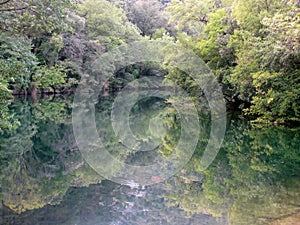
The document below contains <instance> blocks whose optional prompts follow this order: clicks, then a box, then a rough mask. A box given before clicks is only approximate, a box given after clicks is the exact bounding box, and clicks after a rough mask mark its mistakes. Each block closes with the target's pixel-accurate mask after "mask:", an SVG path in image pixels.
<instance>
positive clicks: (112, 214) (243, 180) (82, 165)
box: [0, 95, 300, 225]
mask: <svg viewBox="0 0 300 225" xmlns="http://www.w3.org/2000/svg"><path fill="white" fill-rule="evenodd" d="M113 97H114V96H107V95H106V96H105V97H102V98H101V99H100V101H99V103H98V104H97V106H96V124H98V122H101V127H100V126H98V127H97V128H98V131H99V132H102V134H103V135H104V144H105V146H106V147H107V148H108V150H109V151H110V153H111V154H112V155H114V156H115V157H118V158H119V159H120V160H123V161H124V162H127V163H132V164H139V165H146V164H149V163H151V162H152V161H153V160H155V158H156V157H157V155H159V157H166V156H168V155H169V154H170V153H171V152H172V151H173V149H174V146H176V144H177V141H178V137H179V134H180V119H178V118H177V117H176V113H175V112H174V110H173V109H172V108H170V107H169V105H168V104H166V103H164V102H163V101H162V100H161V99H155V98H153V99H147V100H145V101H141V102H139V103H137V104H136V105H135V106H134V108H133V109H132V112H131V116H130V124H131V125H132V130H133V132H134V133H137V134H139V138H141V139H145V138H147V135H149V132H150V133H151V132H152V135H154V136H155V137H158V138H161V144H160V145H159V147H158V148H157V149H156V150H155V151H153V152H143V153H141V152H134V151H128V149H126V148H125V147H123V148H122V147H120V145H119V144H118V140H117V139H116V138H115V136H114V133H113V129H112V126H111V120H110V111H111V106H112V102H113ZM10 110H11V113H14V114H15V118H16V119H17V120H18V121H19V122H20V126H19V127H18V128H17V129H16V130H15V131H12V132H9V133H8V132H7V133H4V134H3V135H2V136H0V161H1V163H0V172H1V173H0V176H1V178H0V179H1V189H0V191H1V192H0V197H1V202H2V205H1V211H0V224H85V225H86V224H111V225H113V224H114V225H116V224H208V225H210V224H213V225H215V224H216V225H217V224H238V225H240V224H246V225H248V224H249V225H250V224H280V222H281V221H288V220H289V224H297V222H299V213H300V205H299V202H300V178H299V172H300V154H299V150H300V148H299V147H300V132H299V131H300V129H299V128H284V127H280V126H264V127H258V126H251V125H249V123H248V122H247V121H245V120H244V119H243V118H240V117H239V116H229V123H228V129H227V133H226V136H225V140H224V143H223V146H222V148H221V150H220V152H219V154H218V156H217V158H216V159H215V160H214V162H213V164H212V165H211V166H210V167H209V168H208V169H207V170H205V171H201V170H200V168H199V162H200V160H201V156H202V153H203V150H204V148H205V146H206V144H207V140H208V138H209V128H210V124H209V118H210V117H209V114H208V113H205V112H204V111H201V110H199V115H200V127H201V129H202V130H201V132H200V135H201V137H200V141H199V143H198V146H197V149H196V151H195V153H194V155H193V157H192V159H191V160H190V162H189V163H188V164H187V165H186V166H185V168H183V169H181V170H180V172H178V173H177V174H176V175H175V176H173V177H172V178H171V179H169V180H167V181H165V182H162V183H159V184H156V185H152V186H148V187H135V186H131V187H130V186H124V185H119V184H115V183H113V182H110V181H108V180H105V179H104V178H102V177H101V176H100V175H99V174H97V173H96V172H95V171H94V170H93V169H92V168H90V167H89V165H87V164H86V162H85V161H84V159H83V158H82V156H81V154H80V152H79V150H78V148H77V146H76V142H75V139H74V135H73V131H72V118H71V112H72V98H70V99H68V98H62V97H56V98H55V99H39V100H35V101H34V102H31V101H24V100H21V99H16V100H15V102H14V104H13V105H12V106H11V109H10ZM154 117H155V118H157V117H159V118H160V119H162V120H163V121H164V123H165V124H166V126H167V131H166V133H164V134H165V135H164V137H160V135H158V134H159V133H163V132H165V130H164V129H165V128H162V127H155V129H152V131H151V129H149V123H150V121H151V119H152V118H154ZM99 124H100V123H99ZM103 124H105V126H103ZM155 132H156V133H155ZM156 134H157V135H156ZM156 141H157V140H156ZM116 173H117V171H116ZM153 179H156V180H158V181H159V179H160V177H153Z"/></svg>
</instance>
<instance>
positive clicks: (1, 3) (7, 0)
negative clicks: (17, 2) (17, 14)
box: [0, 0, 11, 5]
mask: <svg viewBox="0 0 300 225" xmlns="http://www.w3.org/2000/svg"><path fill="white" fill-rule="evenodd" d="M10 1H11V0H6V1H4V2H0V5H4V4H6V3H9V2H10Z"/></svg>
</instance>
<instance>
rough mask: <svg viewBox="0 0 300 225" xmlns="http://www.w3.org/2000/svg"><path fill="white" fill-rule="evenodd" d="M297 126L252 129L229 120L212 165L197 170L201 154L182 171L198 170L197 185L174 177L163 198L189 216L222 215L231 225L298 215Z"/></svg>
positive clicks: (299, 141) (299, 162) (299, 167)
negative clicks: (201, 177)
mask: <svg viewBox="0 0 300 225" xmlns="http://www.w3.org/2000/svg"><path fill="white" fill-rule="evenodd" d="M299 135H300V134H299V129H296V128H295V129H293V128H286V127H274V126H270V127H251V126H249V125H247V124H244V123H242V122H237V121H236V122H234V121H232V122H231V124H230V129H229V130H228V132H227V134H226V137H225V141H224V144H223V148H222V150H221V152H220V153H219V155H218V157H217V159H216V160H215V161H214V163H213V165H212V166H210V167H209V168H208V169H207V170H206V171H199V170H198V168H197V165H199V162H200V159H201V153H200V154H197V152H196V154H195V155H194V157H193V159H192V161H191V162H190V164H189V165H188V166H187V171H188V172H189V171H193V172H195V171H198V172H199V173H200V174H203V175H204V177H203V181H202V184H201V187H197V186H198V185H199V184H197V183H195V182H194V183H188V184H186V183H185V182H184V180H182V179H175V181H173V183H172V182H170V183H169V185H168V187H169V190H170V192H169V193H168V194H167V195H166V196H165V200H166V201H167V202H168V204H169V205H170V206H176V205H177V206H179V207H180V208H182V209H183V210H184V211H186V212H187V213H188V214H194V213H203V212H204V213H208V214H211V215H214V216H217V217H220V216H222V215H224V213H225V214H227V215H228V216H229V218H228V220H229V221H230V224H267V223H269V222H271V221H273V220H274V221H276V220H279V219H281V218H284V217H287V216H291V215H293V214H297V213H299V210H300V205H299V199H300V192H299V187H300V180H299V171H300V155H299V146H300V138H299Z"/></svg>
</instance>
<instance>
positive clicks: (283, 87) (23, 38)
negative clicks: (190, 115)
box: [0, 0, 300, 132]
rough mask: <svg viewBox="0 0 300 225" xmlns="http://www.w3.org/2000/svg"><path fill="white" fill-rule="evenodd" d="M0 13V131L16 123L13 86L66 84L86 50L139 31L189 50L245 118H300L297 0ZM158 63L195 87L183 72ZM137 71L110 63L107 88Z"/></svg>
mask: <svg viewBox="0 0 300 225" xmlns="http://www.w3.org/2000/svg"><path fill="white" fill-rule="evenodd" d="M0 21H1V23H0V36H1V39H0V105H1V107H0V131H2V132H3V131H5V130H12V129H15V128H16V127H18V126H19V125H20V121H18V120H17V119H16V118H14V115H12V114H11V113H10V105H11V102H12V101H13V99H14V96H17V95H25V96H31V97H32V98H33V99H34V98H36V96H37V95H49V94H50V95H55V94H71V93H73V92H74V90H75V89H76V87H77V85H78V83H79V82H80V79H81V77H82V76H84V75H85V74H87V73H88V68H89V66H90V64H91V62H92V61H93V60H95V59H96V58H97V57H99V56H100V55H102V54H103V53H105V52H109V51H110V50H112V49H114V48H115V47H118V46H121V45H126V44H129V43H131V42H134V41H139V40H164V41H168V42H173V43H176V44H178V45H180V46H183V47H185V48H187V49H190V50H192V51H193V52H194V53H195V54H197V56H199V57H200V58H201V59H203V60H204V62H205V63H206V64H207V65H208V66H209V68H210V69H211V70H212V71H213V73H214V75H215V78H216V79H217V80H218V82H219V83H220V84H221V86H222V90H223V94H224V96H225V99H226V101H227V104H228V105H229V106H231V107H233V109H234V110H241V111H242V112H243V113H244V115H245V116H247V117H249V118H250V119H251V120H252V121H253V122H257V123H272V124H273V123H276V124H284V125H297V124H299V122H300V101H299V99H300V54H299V53H300V34H299V29H300V1H298V0H51V1H48V0H23V1H19V0H1V2H0ZM148 66H149V65H148ZM163 70H164V71H163V73H164V74H165V76H166V77H167V78H169V79H172V80H173V81H174V82H176V83H177V84H179V85H180V86H182V87H184V88H185V89H186V90H188V91H190V94H191V95H194V96H195V97H198V96H199V95H200V94H199V93H201V90H198V89H196V90H195V86H194V85H193V83H194V81H193V80H192V79H191V78H190V77H189V76H188V75H186V74H185V73H183V72H181V71H179V70H174V69H168V68H167V67H165V68H163ZM145 71H147V65H142V66H141V65H135V66H132V67H131V68H126V70H124V71H119V72H118V73H117V74H115V76H114V77H113V79H112V82H111V83H110V88H111V90H113V89H114V88H119V87H122V86H124V84H125V83H126V82H127V81H128V80H132V79H136V78H137V77H140V76H147V73H146V72H145Z"/></svg>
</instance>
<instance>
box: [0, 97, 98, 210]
mask: <svg viewBox="0 0 300 225" xmlns="http://www.w3.org/2000/svg"><path fill="white" fill-rule="evenodd" d="M13 106H14V113H15V117H16V118H17V119H18V120H19V121H20V123H21V125H20V127H19V128H18V129H16V130H15V131H13V132H10V133H9V132H6V133H5V135H4V136H3V137H0V138H1V141H0V160H1V164H0V165H1V167H0V170H1V177H0V179H1V181H2V182H1V190H2V193H1V196H2V199H3V202H4V205H6V206H8V207H9V208H11V209H12V210H14V211H16V212H18V213H20V212H23V211H26V210H29V209H35V208H40V207H43V206H44V205H46V204H49V203H51V204H55V203H57V202H59V201H60V200H61V198H62V196H63V195H64V194H65V192H66V191H67V190H68V188H69V187H70V186H71V185H76V186H83V185H87V184H89V183H97V182H99V181H100V180H101V179H102V178H101V177H99V176H98V175H97V174H96V173H95V172H94V171H92V170H91V169H90V168H89V167H88V166H87V165H85V164H84V162H83V160H82V158H81V156H80V153H79V152H78V150H77V149H76V146H75V141H74V139H73V134H72V130H71V126H70V117H69V116H68V113H69V112H70V110H69V109H70V103H68V101H67V100H66V99H65V100H64V99H60V98H57V99H52V101H49V100H47V99H41V100H40V101H35V102H34V103H32V104H29V103H28V102H24V103H21V104H20V103H18V102H16V103H15V104H14V105H13Z"/></svg>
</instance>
